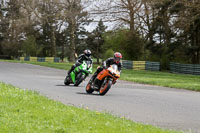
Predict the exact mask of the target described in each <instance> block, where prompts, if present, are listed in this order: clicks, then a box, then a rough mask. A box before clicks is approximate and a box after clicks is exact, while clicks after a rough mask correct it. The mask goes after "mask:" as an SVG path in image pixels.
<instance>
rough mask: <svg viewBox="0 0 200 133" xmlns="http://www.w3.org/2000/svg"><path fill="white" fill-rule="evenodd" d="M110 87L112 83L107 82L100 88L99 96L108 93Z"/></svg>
mask: <svg viewBox="0 0 200 133" xmlns="http://www.w3.org/2000/svg"><path fill="white" fill-rule="evenodd" d="M111 86H112V81H111V80H107V81H106V83H105V85H103V86H101V88H100V90H99V95H101V96H103V95H105V94H106V93H107V92H108V91H109V89H110V88H111Z"/></svg>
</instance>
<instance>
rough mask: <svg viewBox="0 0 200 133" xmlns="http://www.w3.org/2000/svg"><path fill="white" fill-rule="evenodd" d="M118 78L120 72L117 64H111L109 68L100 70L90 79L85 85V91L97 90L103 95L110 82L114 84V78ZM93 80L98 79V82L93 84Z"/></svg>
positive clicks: (107, 89)
mask: <svg viewBox="0 0 200 133" xmlns="http://www.w3.org/2000/svg"><path fill="white" fill-rule="evenodd" d="M118 78H120V72H119V71H118V66H117V65H115V64H113V65H111V66H110V67H109V68H107V69H104V70H102V71H101V72H100V73H99V74H98V75H97V77H96V78H95V79H93V77H92V78H91V79H90V81H89V82H88V84H87V86H86V92H87V93H92V92H94V91H97V92H99V94H100V95H102V96H103V95H105V94H106V93H107V92H108V91H109V89H110V88H111V86H112V84H115V82H116V80H117V79H118ZM95 80H99V82H100V83H99V84H98V85H96V84H95Z"/></svg>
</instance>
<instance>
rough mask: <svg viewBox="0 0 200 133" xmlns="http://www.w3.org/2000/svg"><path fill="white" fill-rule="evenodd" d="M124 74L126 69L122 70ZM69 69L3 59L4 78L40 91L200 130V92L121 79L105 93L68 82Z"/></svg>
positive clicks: (1, 71)
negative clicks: (101, 93)
mask: <svg viewBox="0 0 200 133" xmlns="http://www.w3.org/2000/svg"><path fill="white" fill-rule="evenodd" d="M122 74H123V73H122ZM65 75H66V71H65V70H59V69H53V68H48V67H42V66H35V65H31V64H20V63H7V62H0V81H3V82H5V83H8V84H12V85H14V86H17V87H20V88H22V89H27V88H28V89H30V90H35V91H38V92H40V93H41V94H42V95H44V96H47V97H49V98H51V99H54V100H57V101H60V102H62V103H64V104H67V105H74V106H77V107H84V108H86V107H87V108H89V109H90V110H95V111H100V112H108V113H111V114H113V115H117V116H120V117H126V118H127V119H130V120H133V121H135V122H140V123H144V124H151V125H154V126H158V127H162V128H167V129H175V130H184V131H192V132H195V133H200V93H199V92H193V91H187V90H182V89H173V88H167V87H159V86H151V85H143V84H136V83H131V82H126V81H118V82H117V83H116V85H114V86H112V88H111V90H109V92H108V93H107V94H106V95H105V96H99V95H98V94H97V93H96V92H95V93H94V94H86V92H85V86H86V84H87V81H88V80H89V79H87V80H86V81H84V82H83V83H82V84H81V85H80V86H79V87H74V86H64V84H63V80H64V78H65Z"/></svg>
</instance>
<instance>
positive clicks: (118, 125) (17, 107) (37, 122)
mask: <svg viewBox="0 0 200 133" xmlns="http://www.w3.org/2000/svg"><path fill="white" fill-rule="evenodd" d="M0 132H1V133H6V132H13V133H18V132H19V133H31V132H40V133H42V132H44V133H49V132H55V133H102V132H104V133H125V132H126V133H178V132H177V131H170V130H163V129H160V128H156V127H153V126H150V125H143V124H138V123H134V122H132V121H130V120H126V119H124V118H118V117H114V116H112V115H110V114H107V113H99V112H93V111H89V110H87V109H81V108H75V107H72V106H66V105H64V104H62V103H60V102H56V101H53V100H50V99H48V98H46V97H44V96H40V95H39V94H38V93H36V92H32V91H28V90H22V89H19V88H15V87H13V86H10V85H6V84H4V83H0Z"/></svg>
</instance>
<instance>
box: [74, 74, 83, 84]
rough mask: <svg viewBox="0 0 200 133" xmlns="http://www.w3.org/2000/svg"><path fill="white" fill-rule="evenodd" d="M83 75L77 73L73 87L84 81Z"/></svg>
mask: <svg viewBox="0 0 200 133" xmlns="http://www.w3.org/2000/svg"><path fill="white" fill-rule="evenodd" d="M84 78H85V75H83V74H82V73H79V74H78V75H77V78H76V81H75V83H74V86H79V84H80V83H81V82H82V81H83V80H84Z"/></svg>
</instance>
